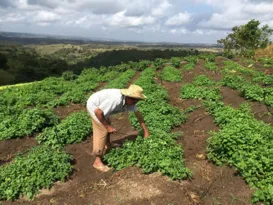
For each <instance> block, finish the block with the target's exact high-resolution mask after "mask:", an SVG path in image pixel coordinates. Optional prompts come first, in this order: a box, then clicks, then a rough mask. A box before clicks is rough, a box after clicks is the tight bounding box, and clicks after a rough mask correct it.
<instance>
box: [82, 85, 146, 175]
mask: <svg viewBox="0 0 273 205" xmlns="http://www.w3.org/2000/svg"><path fill="white" fill-rule="evenodd" d="M142 92H143V90H142V88H141V87H139V86H137V85H130V87H129V88H128V89H104V90H101V91H99V92H96V93H94V94H92V95H91V96H90V97H89V99H88V101H87V111H88V112H89V114H90V116H91V119H92V126H93V154H94V155H95V156H96V159H95V162H94V164H93V167H94V168H96V169H97V170H99V171H102V172H107V171H109V169H110V168H109V167H107V166H106V165H104V164H103V162H102V156H103V154H104V153H105V151H106V150H109V149H110V148H111V145H110V134H111V133H113V132H116V129H115V128H114V127H112V126H111V123H110V121H109V116H110V115H112V114H115V113H119V112H126V111H130V112H135V115H136V117H137V120H138V122H139V123H140V125H141V127H142V129H143V131H144V137H148V136H149V131H148V129H147V127H146V125H145V122H144V120H143V117H142V115H141V114H140V112H139V111H138V110H137V107H136V103H137V102H138V101H139V100H144V99H145V98H146V96H145V95H144V94H143V93H142Z"/></svg>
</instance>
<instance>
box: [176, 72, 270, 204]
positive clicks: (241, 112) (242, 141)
mask: <svg viewBox="0 0 273 205" xmlns="http://www.w3.org/2000/svg"><path fill="white" fill-rule="evenodd" d="M198 78H200V76H198V77H197V78H195V80H194V82H193V83H192V84H188V85H187V86H183V88H182V89H181V97H182V98H197V99H203V100H204V103H203V104H204V105H205V107H206V108H207V109H208V111H209V112H210V114H211V115H212V116H214V118H215V123H216V124H218V125H219V127H220V130H219V131H217V132H212V133H211V134H210V138H209V139H208V148H207V152H208V154H207V156H208V158H209V159H210V160H212V161H214V162H215V163H216V164H218V165H222V164H228V165H232V166H234V167H235V168H236V169H237V170H238V171H239V173H240V174H241V176H242V177H243V178H244V179H245V180H246V182H247V183H248V184H249V185H250V186H251V187H253V188H255V189H256V192H255V193H254V195H253V202H258V201H262V202H264V203H265V204H272V203H273V192H272V188H273V183H272V176H273V168H272V164H273V159H272V157H271V156H272V154H273V149H272V147H273V140H272V136H273V128H272V126H270V125H268V124H266V123H264V122H262V121H258V120H256V119H255V118H254V116H253V114H252V113H251V112H250V107H249V106H248V105H247V104H243V105H241V107H240V108H239V109H234V108H232V107H229V106H225V105H224V103H223V102H221V99H222V97H221V95H220V91H219V88H218V86H217V83H216V82H213V81H211V80H209V79H206V80H204V82H205V81H206V83H201V84H200V83H198ZM202 78H204V76H202ZM189 88H190V89H189Z"/></svg>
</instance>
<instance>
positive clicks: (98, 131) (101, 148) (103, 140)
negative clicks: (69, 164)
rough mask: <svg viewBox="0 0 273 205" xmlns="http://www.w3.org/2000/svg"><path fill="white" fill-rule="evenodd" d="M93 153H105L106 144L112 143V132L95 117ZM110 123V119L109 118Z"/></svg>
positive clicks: (99, 154)
mask: <svg viewBox="0 0 273 205" xmlns="http://www.w3.org/2000/svg"><path fill="white" fill-rule="evenodd" d="M91 119H92V126H93V155H96V156H102V155H104V154H105V151H106V150H105V148H106V147H105V145H108V146H109V145H110V133H108V132H107V130H106V128H105V127H104V126H103V125H102V124H101V123H99V122H97V121H96V120H95V119H93V117H92V116H91ZM108 122H109V124H110V121H109V120H108Z"/></svg>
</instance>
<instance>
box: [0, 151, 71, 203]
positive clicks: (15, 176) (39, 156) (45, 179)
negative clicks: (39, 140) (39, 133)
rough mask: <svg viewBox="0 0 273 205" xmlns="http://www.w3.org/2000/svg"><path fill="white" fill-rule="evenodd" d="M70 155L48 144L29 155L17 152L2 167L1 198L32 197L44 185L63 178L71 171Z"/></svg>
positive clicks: (44, 186)
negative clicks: (8, 162) (15, 155)
mask: <svg viewBox="0 0 273 205" xmlns="http://www.w3.org/2000/svg"><path fill="white" fill-rule="evenodd" d="M70 161H71V156H70V155H68V154H66V153H65V152H64V151H61V150H55V149H52V148H50V147H47V146H37V147H35V148H33V149H32V150H31V151H29V153H27V155H26V156H25V155H23V154H20V155H18V156H17V157H16V158H15V159H14V160H13V162H11V163H10V164H7V165H3V166H1V167H0V200H6V199H7V200H10V199H12V200H13V199H17V198H19V197H21V196H23V195H25V196H27V197H29V198H30V199H32V198H33V197H34V196H35V195H36V194H38V193H39V190H40V189H42V188H47V189H49V188H50V187H51V186H52V183H53V182H55V181H58V180H62V181H64V180H65V179H66V178H67V176H68V175H69V173H71V171H72V166H71V164H70Z"/></svg>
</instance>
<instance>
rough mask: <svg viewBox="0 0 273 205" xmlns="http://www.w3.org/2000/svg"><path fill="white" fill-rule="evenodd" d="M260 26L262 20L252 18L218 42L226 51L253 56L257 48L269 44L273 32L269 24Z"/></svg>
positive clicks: (234, 28)
mask: <svg viewBox="0 0 273 205" xmlns="http://www.w3.org/2000/svg"><path fill="white" fill-rule="evenodd" d="M259 26H260V22H259V21H258V20H255V19H252V20H250V21H249V22H248V23H247V24H245V25H242V26H235V27H233V28H232V33H230V34H228V36H227V37H226V38H223V39H220V40H218V41H217V43H218V44H220V45H222V46H223V47H224V52H225V53H235V54H240V55H243V56H249V57H250V56H253V55H254V53H255V50H256V49H258V48H265V47H267V46H268V44H269V43H270V42H271V41H270V37H271V35H272V33H273V29H271V28H270V27H269V26H268V25H264V26H262V27H261V28H259Z"/></svg>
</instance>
